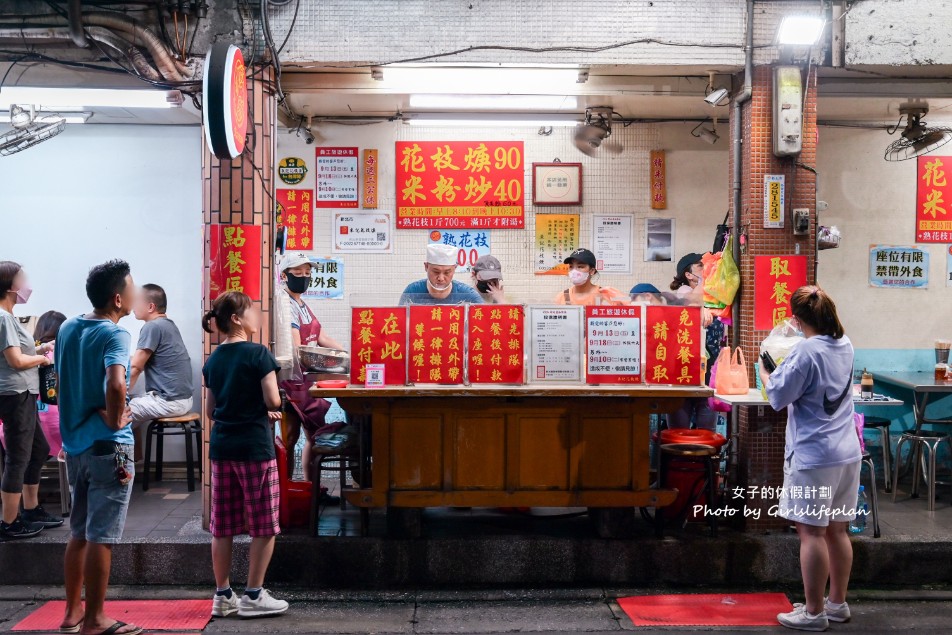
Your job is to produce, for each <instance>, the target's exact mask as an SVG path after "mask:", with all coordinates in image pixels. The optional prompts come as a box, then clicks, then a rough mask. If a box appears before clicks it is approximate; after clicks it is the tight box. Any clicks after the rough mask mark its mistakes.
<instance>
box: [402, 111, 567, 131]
mask: <svg viewBox="0 0 952 635" xmlns="http://www.w3.org/2000/svg"><path fill="white" fill-rule="evenodd" d="M580 120H581V116H580V115H532V116H527V117H521V116H519V115H512V114H499V115H498V116H493V115H473V114H468V115H467V114H458V115H442V114H441V115H428V114H407V115H404V120H403V121H404V123H406V124H409V125H411V126H441V127H445V126H458V127H464V126H465V127H469V126H487V127H506V128H517V127H519V126H530V127H533V128H540V127H550V126H551V127H555V126H575V125H576V124H578V122H579V121H580Z"/></svg>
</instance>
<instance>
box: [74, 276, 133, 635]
mask: <svg viewBox="0 0 952 635" xmlns="http://www.w3.org/2000/svg"><path fill="white" fill-rule="evenodd" d="M86 295H87V297H89V301H90V302H91V303H92V305H93V310H92V312H91V313H87V314H86V315H82V316H79V317H75V318H72V319H70V320H67V321H66V322H65V323H64V324H63V326H62V327H60V332H59V336H58V337H57V338H56V349H55V350H56V352H55V355H56V370H57V374H58V375H59V415H60V432H61V433H62V435H63V449H64V450H66V468H67V470H68V472H69V481H70V485H72V488H73V507H72V511H71V513H70V518H69V522H70V539H69V543H67V545H66V557H65V569H66V615H65V616H64V618H63V622H62V624H61V625H60V626H61V629H60V630H61V631H64V632H74V631H73V630H72V629H76V631H77V632H78V631H79V630H82V632H86V633H101V632H104V631H106V632H109V633H114V634H115V635H137V634H138V633H140V632H142V629H141V628H139V627H137V626H133V625H131V624H123V623H121V622H117V621H116V620H114V619H110V618H108V617H106V615H105V613H104V611H103V602H104V601H105V599H106V588H107V586H108V583H109V569H110V567H111V565H112V545H114V544H115V543H117V542H119V540H120V539H121V538H122V529H123V526H124V525H125V521H126V510H127V509H128V507H129V497H130V495H131V493H132V477H133V474H134V472H135V468H134V464H133V462H132V461H131V460H129V457H130V456H132V454H133V436H132V428H131V427H130V426H129V422H130V421H131V414H132V413H131V411H130V410H129V408H128V407H127V406H126V368H127V367H128V366H129V345H130V342H131V340H130V336H129V333H128V331H126V330H125V329H123V328H122V327H120V326H119V325H118V324H117V323H118V322H119V320H120V319H121V318H123V317H125V316H127V315H129V313H130V312H131V311H132V305H133V302H134V300H135V285H134V284H133V282H132V276H131V275H130V273H129V265H128V264H127V263H125V262H123V261H121V260H111V261H109V262H107V263H105V264H101V265H98V266H96V267H93V268H92V269H91V270H90V272H89V276H88V277H87V278H86ZM84 586H85V588H86V606H85V609H84V608H83V602H82V599H83V587H84Z"/></svg>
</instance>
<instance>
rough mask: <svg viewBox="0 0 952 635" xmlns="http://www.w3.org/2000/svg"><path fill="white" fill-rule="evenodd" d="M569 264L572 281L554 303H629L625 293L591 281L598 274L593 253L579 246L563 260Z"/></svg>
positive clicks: (586, 304) (585, 304) (582, 304)
mask: <svg viewBox="0 0 952 635" xmlns="http://www.w3.org/2000/svg"><path fill="white" fill-rule="evenodd" d="M563 262H564V263H565V264H567V265H568V266H569V273H568V277H569V281H570V282H571V283H572V284H571V286H570V287H569V288H568V289H565V290H564V291H562V292H561V293H559V294H558V295H557V296H556V297H555V303H556V304H575V305H581V306H588V305H593V304H611V305H622V304H630V303H631V302H630V300H629V298H628V296H627V295H625V294H624V293H622V292H621V291H619V290H618V289H614V288H612V287H600V286H598V285H597V284H595V283H593V282H592V278H593V277H594V276H596V275H598V270H596V269H595V266H596V261H595V254H593V253H592V252H591V251H589V250H588V249H583V248H581V247H579V248H578V249H576V250H575V251H573V252H572V253H571V254H569V257H568V258H566V259H565V260H564V261H563Z"/></svg>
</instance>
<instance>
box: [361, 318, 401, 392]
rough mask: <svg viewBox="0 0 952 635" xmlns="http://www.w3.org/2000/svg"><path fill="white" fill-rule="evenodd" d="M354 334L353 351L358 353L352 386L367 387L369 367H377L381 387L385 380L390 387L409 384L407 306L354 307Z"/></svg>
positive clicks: (375, 369) (375, 377)
mask: <svg viewBox="0 0 952 635" xmlns="http://www.w3.org/2000/svg"><path fill="white" fill-rule="evenodd" d="M350 333H351V336H350V350H351V351H352V353H353V352H356V354H354V355H353V357H352V361H351V368H350V383H352V384H365V383H366V382H367V366H368V365H376V366H375V367H374V368H373V370H374V371H375V372H374V380H375V383H376V384H377V385H379V383H381V379H382V383H383V384H384V385H387V386H394V385H403V384H406V382H407V360H406V356H405V352H406V351H405V347H406V342H407V309H406V307H354V308H353V309H351V325H350ZM380 366H382V367H383V368H382V369H381V368H380ZM381 370H382V371H383V372H382V374H383V377H382V378H381V377H380V374H381V373H380V371H381Z"/></svg>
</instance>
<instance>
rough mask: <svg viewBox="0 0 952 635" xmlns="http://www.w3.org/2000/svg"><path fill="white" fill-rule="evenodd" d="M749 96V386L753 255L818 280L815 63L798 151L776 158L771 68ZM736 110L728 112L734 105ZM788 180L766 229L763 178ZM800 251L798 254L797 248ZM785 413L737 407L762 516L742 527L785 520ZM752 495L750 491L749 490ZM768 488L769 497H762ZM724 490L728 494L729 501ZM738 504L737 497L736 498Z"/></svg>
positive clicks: (744, 325)
mask: <svg viewBox="0 0 952 635" xmlns="http://www.w3.org/2000/svg"><path fill="white" fill-rule="evenodd" d="M753 75H754V76H753V82H752V84H753V93H752V97H751V99H750V100H749V101H748V102H747V103H746V104H744V105H743V106H742V108H741V110H742V117H743V121H742V124H741V128H742V139H743V144H742V149H741V160H742V162H743V165H742V179H741V219H742V221H741V223H742V229H743V227H748V228H749V229H748V232H749V233H748V242H747V251H746V254H742V255H741V259H740V270H741V279H742V281H743V282H742V288H741V295H740V315H739V316H738V318H739V320H738V323H737V327H736V328H738V329H739V331H738V332H739V333H740V345H741V347H742V349H743V351H744V355H745V357H746V359H747V360H748V366H749V369H750V382H751V384H750V385H751V386H753V385H754V381H755V378H754V362H756V361H757V359H758V357H759V354H760V343H761V342H762V341H763V339H764V338H765V337H766V336H767V334H768V331H758V330H754V328H753V326H754V257H755V256H758V255H782V254H788V255H793V254H796V253H799V254H801V255H805V256H807V280H808V282H813V281H815V280H816V251H815V245H816V175H815V174H814V173H813V172H811V171H810V170H809V169H808V168H814V167H815V166H816V146H817V128H816V68H815V67H813V70H812V72H811V73H810V76H809V78H806V81H805V82H804V85H805V86H804V87H805V90H806V99H805V102H804V113H803V150H802V152H801V153H800V155H799V156H796V157H786V158H783V159H780V158H777V157H775V156H774V155H773V152H772V140H771V132H772V120H773V115H772V101H773V100H772V92H773V67H770V66H759V67H755V68H754V74H753ZM731 112H732V115H733V109H732V111H731ZM765 174H783V175H785V177H786V197H787V201H786V202H785V206H784V207H785V210H784V213H785V221H784V228H783V229H765V228H764V221H763V219H764V211H763V210H764V175H765ZM794 208H806V209H809V210H810V231H809V233H808V234H807V235H805V236H794V235H793V229H792V225H793V219H792V211H791V210H793V209H794ZM798 249H799V251H798ZM785 433H786V413H785V412H781V413H775V412H774V411H773V409H771V408H770V407H769V406H768V407H750V408H741V409H740V413H739V422H738V428H737V431H736V435H737V444H738V445H737V448H738V463H737V475H736V482H737V485H738V486H739V487H743V488H745V490H746V491H745V494H744V496H745V498H746V500H745V501H744V503H745V504H746V507H747V509H748V510H755V511H756V510H759V514H760V517H759V518H756V517H754V516H748V517H747V518H746V519H745V523H744V525H745V528H746V530H747V531H758V532H760V531H768V530H776V529H780V528H783V527H786V526H788V525H790V523H789V522H787V521H784V520H783V519H779V518H777V517H775V516H770V515H769V509H770V507H771V506H772V505H775V504H776V503H777V498H776V490H777V488H779V487H780V486H781V485H782V484H783V448H784V435H785ZM752 488H757V491H756V494H754V495H753V496H751V495H750V493H751V489H752ZM764 488H767V496H764ZM732 497H733V496H732V495H730V494H729V495H728V498H729V499H730V498H732ZM734 502H737V501H734Z"/></svg>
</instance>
